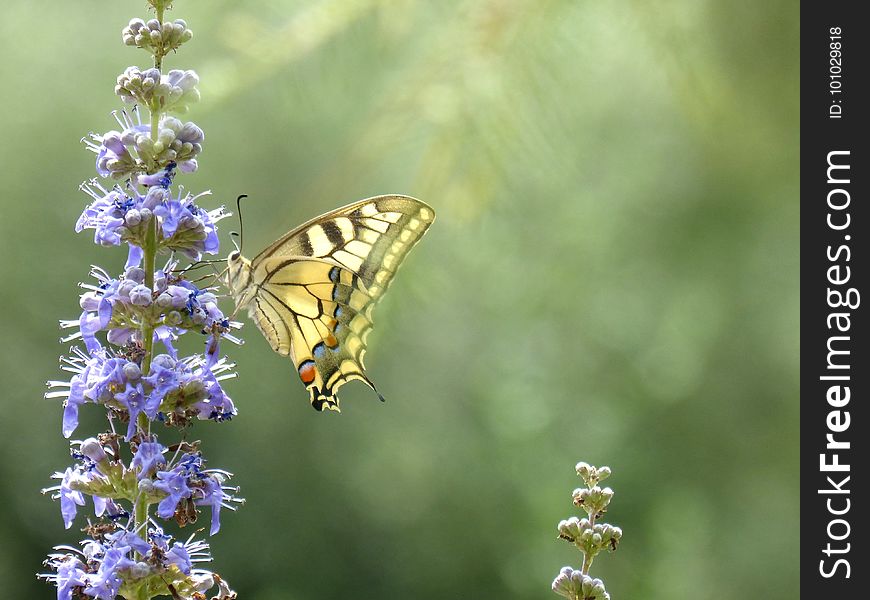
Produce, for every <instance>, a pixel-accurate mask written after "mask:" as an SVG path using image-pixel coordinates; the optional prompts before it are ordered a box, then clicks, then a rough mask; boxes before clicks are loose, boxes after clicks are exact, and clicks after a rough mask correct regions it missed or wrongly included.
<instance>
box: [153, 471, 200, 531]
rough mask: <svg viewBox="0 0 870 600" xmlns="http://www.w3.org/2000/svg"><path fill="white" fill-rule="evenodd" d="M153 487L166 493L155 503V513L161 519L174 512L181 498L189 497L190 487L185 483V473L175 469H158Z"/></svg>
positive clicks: (168, 516)
mask: <svg viewBox="0 0 870 600" xmlns="http://www.w3.org/2000/svg"><path fill="white" fill-rule="evenodd" d="M154 488H155V489H157V490H160V491H161V492H165V493H166V494H168V496H166V498H164V499H163V500H161V501H160V504H158V505H157V514H158V515H159V516H160V517H161V518H163V519H169V518H171V517H172V515H174V514H175V509H176V507H177V506H178V503H179V502H181V500H182V499H183V498H190V494H191V491H190V487H189V486H188V485H187V475H186V473H184V472H180V471H177V470H172V471H158V472H157V481H155V482H154Z"/></svg>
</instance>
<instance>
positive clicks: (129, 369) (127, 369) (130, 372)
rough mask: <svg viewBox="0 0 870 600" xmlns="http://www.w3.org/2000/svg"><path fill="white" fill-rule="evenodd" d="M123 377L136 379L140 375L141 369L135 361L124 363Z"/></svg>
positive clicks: (131, 379)
mask: <svg viewBox="0 0 870 600" xmlns="http://www.w3.org/2000/svg"><path fill="white" fill-rule="evenodd" d="M124 377H126V378H127V380H128V381H136V380H137V379H139V378H140V377H142V370H141V369H140V368H139V365H137V364H136V363H131V362H128V363H127V364H125V365H124Z"/></svg>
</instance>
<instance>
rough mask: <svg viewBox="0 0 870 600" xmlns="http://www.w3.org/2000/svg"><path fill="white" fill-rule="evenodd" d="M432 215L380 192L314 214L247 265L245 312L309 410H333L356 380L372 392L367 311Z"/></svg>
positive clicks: (403, 198)
mask: <svg viewBox="0 0 870 600" xmlns="http://www.w3.org/2000/svg"><path fill="white" fill-rule="evenodd" d="M434 218H435V213H434V211H433V210H432V209H431V208H430V207H429V206H428V205H426V204H425V203H423V202H421V201H419V200H416V199H414V198H411V197H408V196H378V197H375V198H370V199H367V200H362V201H360V202H355V203H354V204H350V205H348V206H345V207H343V208H339V209H337V210H335V211H332V212H330V213H327V214H325V215H322V216H320V217H317V218H315V219H312V220H311V221H309V222H307V223H305V224H303V225H301V226H300V227H297V228H296V229H294V230H293V231H291V232H290V233H288V234H287V235H285V236H283V237H282V238H281V239H279V240H278V241H276V242H275V243H274V244H272V245H271V246H269V248H267V249H266V250H264V251H263V252H261V253H260V254H259V255H257V256H256V257H255V258H254V259H253V260H252V261H251V262H250V280H249V281H250V284H249V285H252V286H256V287H255V290H256V291H255V293H254V294H253V295H250V296H249V298H250V304H249V305H248V307H249V310H250V312H251V314H252V316H253V317H254V321H255V323H256V324H257V327H258V328H259V329H260V331H262V333H263V335H264V336H265V337H266V339H267V340H268V341H269V343H270V344H271V346H272V348H273V350H275V351H276V352H278V353H279V354H281V355H285V356H289V357H290V359H291V360H292V361H293V364H294V365H295V367H296V370H297V372H298V374H299V378H300V379H301V380H302V383H303V384H305V386H306V388H307V389H308V390H309V393H310V396H311V404H312V406H313V407H314V408H315V409H317V410H323V409H324V408H326V409H328V410H335V411H338V410H339V401H338V397H337V396H336V392H337V390H338V388H340V387H341V386H342V385H344V384H345V383H347V382H348V381H352V380H354V379H358V380H360V381H363V382H365V383H366V384H367V385H368V386H370V387H371V388H372V389H373V390H375V391H376V392H377V390H376V389H375V386H374V384H373V383H372V382H371V380H370V379H369V378H368V376H367V375H366V373H365V367H364V357H365V352H366V339H367V337H368V334H369V332H370V331H371V328H372V311H373V309H374V306H375V304H376V303H377V301H378V300H379V299H380V298H381V297H382V296H383V293H384V291H385V290H386V289H387V287H388V286H389V284H390V282H391V281H392V279H393V277H394V275H395V273H396V270H397V269H398V267H399V265H400V264H401V262H402V260H403V259H404V258H405V256H406V255H407V254H408V252H409V251H410V249H411V248H412V247H413V246H414V244H416V243H417V241H418V240H419V239H420V237H421V236H422V235H423V234H424V233H425V232H426V230H427V229H428V227H429V225H431V223H432V221H433V220H434ZM378 396H379V397H380V398H381V400H383V397H382V396H381V395H380V393H378Z"/></svg>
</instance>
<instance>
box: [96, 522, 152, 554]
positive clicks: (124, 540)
mask: <svg viewBox="0 0 870 600" xmlns="http://www.w3.org/2000/svg"><path fill="white" fill-rule="evenodd" d="M106 540H107V541H108V543H109V545H110V546H112V547H114V548H117V549H118V550H121V551H123V552H129V551H130V550H134V551H136V552H138V553H139V554H142V555H143V556H144V555H145V554H148V552H150V551H151V544H149V543H148V542H146V541H145V540H143V539H142V538H141V537H139V536H138V535H136V534H135V533H133V532H132V531H127V530H126V529H121V530H119V531H116V532H115V533H112V534H110V535H108V536H106Z"/></svg>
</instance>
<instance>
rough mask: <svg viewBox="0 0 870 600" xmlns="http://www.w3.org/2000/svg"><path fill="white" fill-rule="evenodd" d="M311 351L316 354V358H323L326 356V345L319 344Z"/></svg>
mask: <svg viewBox="0 0 870 600" xmlns="http://www.w3.org/2000/svg"><path fill="white" fill-rule="evenodd" d="M311 351H312V352H313V353H314V356H315V358H323V355H324V354H326V344H324V343H323V342H318V343H317V344H315V345H314V348H312V349H311Z"/></svg>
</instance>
